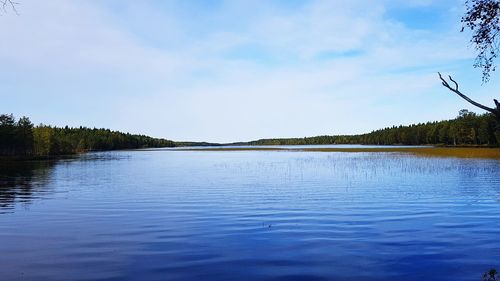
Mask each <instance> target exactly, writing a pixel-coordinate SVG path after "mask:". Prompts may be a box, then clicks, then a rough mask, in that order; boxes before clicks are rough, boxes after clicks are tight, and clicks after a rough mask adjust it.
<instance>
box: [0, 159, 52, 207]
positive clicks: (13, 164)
mask: <svg viewBox="0 0 500 281" xmlns="http://www.w3.org/2000/svg"><path fill="white" fill-rule="evenodd" d="M55 164H56V161H0V214H1V213H6V212H9V210H12V209H14V207H15V204H16V203H22V204H29V203H30V202H31V201H32V200H33V199H36V198H40V197H42V196H43V195H44V193H47V192H49V190H47V188H46V187H47V182H48V181H49V180H50V177H51V174H52V171H53V167H54V165H55Z"/></svg>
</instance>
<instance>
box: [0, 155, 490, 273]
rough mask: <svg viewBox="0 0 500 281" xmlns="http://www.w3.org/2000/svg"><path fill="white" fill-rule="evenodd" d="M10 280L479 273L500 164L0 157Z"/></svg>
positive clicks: (0, 227) (409, 159) (385, 158)
mask: <svg viewBox="0 0 500 281" xmlns="http://www.w3.org/2000/svg"><path fill="white" fill-rule="evenodd" d="M0 253H1V255H0V280H480V279H481V278H480V276H481V273H482V272H484V271H486V270H487V269H489V268H490V267H493V266H494V267H497V268H499V267H500V161H498V160H474V159H455V158H421V157H415V156H411V155H399V154H394V153H387V154H376V153H338V152H337V153H312V152H311V153H309V152H276V151H274V152H273V151H242V152H237V151H236V152H235V151H233V152H223V151H221V152H200V151H198V152H196V151H122V152H111V153H95V154H86V155H83V156H81V157H77V158H75V159H68V160H59V161H57V162H33V163H4V164H2V165H0Z"/></svg>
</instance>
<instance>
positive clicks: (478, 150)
mask: <svg viewBox="0 0 500 281" xmlns="http://www.w3.org/2000/svg"><path fill="white" fill-rule="evenodd" d="M173 151H287V152H301V151H302V152H350V153H362V152H372V153H410V154H414V155H418V156H427V157H459V158H488V159H499V160H500V148H499V147H412V146H408V147H390V146H388V147H376V148H374V147H367V148H347V147H339V148H336V147H328V148H325V147H317V148H316V147H297V148H290V147H286V148H285V147H279V146H269V147H267V146H266V147H262V146H259V147H248V146H246V147H200V148H186V149H183V148H178V149H175V150H173Z"/></svg>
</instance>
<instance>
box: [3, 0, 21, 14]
mask: <svg viewBox="0 0 500 281" xmlns="http://www.w3.org/2000/svg"><path fill="white" fill-rule="evenodd" d="M0 5H1V6H2V10H3V11H4V12H7V8H8V7H10V8H11V9H12V11H14V13H16V15H19V13H18V12H17V9H16V6H17V5H19V3H18V2H14V1H13V0H0Z"/></svg>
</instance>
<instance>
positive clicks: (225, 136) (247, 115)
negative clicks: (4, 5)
mask: <svg viewBox="0 0 500 281" xmlns="http://www.w3.org/2000/svg"><path fill="white" fill-rule="evenodd" d="M208 2H210V4H207V3H208ZM208 2H206V1H179V2H176V1H168V2H166V3H163V2H147V1H141V2H137V1H63V0H57V1H48V2H47V1H23V5H22V6H21V7H20V12H21V15H20V16H14V15H6V16H3V17H1V18H0V21H2V24H1V25H0V33H1V34H2V36H3V40H2V42H1V43H0V62H1V63H2V68H1V69H0V74H1V76H2V77H3V78H1V80H0V82H2V83H1V85H2V86H0V87H2V88H3V89H2V91H1V92H0V97H1V98H2V100H6V102H4V103H2V104H1V105H0V111H2V112H14V113H16V114H27V115H30V116H33V117H34V119H35V121H43V122H48V123H53V124H58V125H63V124H66V123H68V124H70V125H80V124H84V125H89V126H99V127H111V128H114V129H120V130H125V131H131V132H141V133H147V134H151V135H154V136H162V137H168V138H173V139H179V140H208V141H237V140H248V139H255V138H261V137H275V136H306V135H317V134H333V133H337V134H343V133H360V132H365V131H369V130H371V129H376V128H378V127H381V126H388V125H392V124H399V123H409V122H418V121H425V120H428V119H441V118H449V117H452V116H453V115H454V114H455V112H456V111H457V109H459V107H460V106H462V107H463V106H465V104H463V103H461V102H460V101H459V100H458V99H456V98H454V97H452V96H451V95H449V94H447V93H443V92H445V91H444V90H443V89H441V88H440V86H439V83H438V80H437V79H436V78H435V72H436V71H438V70H443V71H450V72H452V73H455V74H457V75H459V77H461V78H463V79H464V80H466V81H467V82H470V83H474V85H476V86H474V87H472V90H475V91H477V97H478V99H486V98H487V94H486V91H487V90H488V88H479V87H477V86H478V85H479V84H480V82H479V79H478V80H472V79H471V78H469V77H470V76H471V73H475V72H474V71H473V70H472V67H471V66H470V64H471V63H470V60H471V58H472V56H473V53H472V50H471V49H470V48H468V47H467V37H466V34H460V33H459V32H458V29H459V25H460V23H459V19H460V15H461V11H462V10H461V9H462V7H461V2H460V1H446V2H447V3H445V4H443V1H430V0H429V1H376V2H375V1H373V2H366V1H356V0H354V1H352V0H351V1H308V2H304V1H297V2H296V1H220V2H219V1H217V2H213V1H208ZM430 8H432V9H434V10H433V11H439V13H442V14H445V15H446V17H440V18H439V22H436V23H435V24H432V25H422V24H417V23H416V22H415V21H417V20H418V18H416V19H412V17H410V16H403V17H402V16H401V15H403V14H408V15H411V14H412V13H417V14H418V13H424V12H425V11H427V10H429V9H430ZM432 9H431V10H432ZM12 93H14V94H12Z"/></svg>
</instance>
